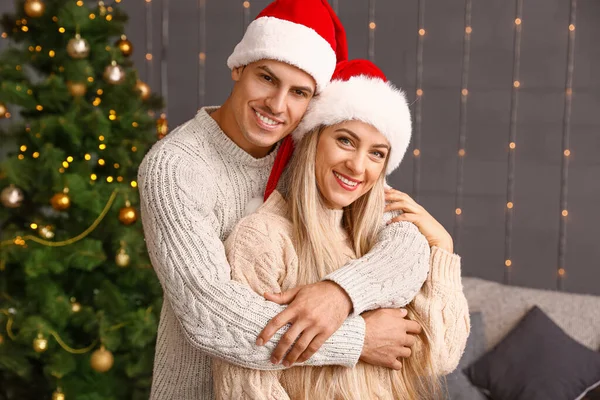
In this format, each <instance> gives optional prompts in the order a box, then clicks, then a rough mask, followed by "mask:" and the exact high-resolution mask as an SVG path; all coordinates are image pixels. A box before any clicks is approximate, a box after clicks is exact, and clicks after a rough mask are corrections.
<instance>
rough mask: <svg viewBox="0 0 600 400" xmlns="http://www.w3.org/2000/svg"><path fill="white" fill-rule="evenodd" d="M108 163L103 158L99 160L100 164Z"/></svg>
mask: <svg viewBox="0 0 600 400" xmlns="http://www.w3.org/2000/svg"><path fill="white" fill-rule="evenodd" d="M104 164H106V161H104V160H103V159H102V158H101V159H99V160H98V165H104Z"/></svg>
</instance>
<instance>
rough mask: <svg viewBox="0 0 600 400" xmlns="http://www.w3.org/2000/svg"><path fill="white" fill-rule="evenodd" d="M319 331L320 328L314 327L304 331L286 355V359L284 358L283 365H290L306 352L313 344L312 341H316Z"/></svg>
mask: <svg viewBox="0 0 600 400" xmlns="http://www.w3.org/2000/svg"><path fill="white" fill-rule="evenodd" d="M317 333H318V330H314V329H308V330H306V331H304V332H302V335H301V336H300V337H299V338H298V340H297V341H296V343H294V347H292V350H291V351H290V352H289V353H288V355H287V356H285V359H284V360H283V365H285V366H286V367H289V366H290V365H292V364H294V363H295V362H297V361H298V357H300V356H301V355H302V354H304V352H305V350H307V349H308V346H309V345H311V343H312V342H314V339H315V337H316V336H317Z"/></svg>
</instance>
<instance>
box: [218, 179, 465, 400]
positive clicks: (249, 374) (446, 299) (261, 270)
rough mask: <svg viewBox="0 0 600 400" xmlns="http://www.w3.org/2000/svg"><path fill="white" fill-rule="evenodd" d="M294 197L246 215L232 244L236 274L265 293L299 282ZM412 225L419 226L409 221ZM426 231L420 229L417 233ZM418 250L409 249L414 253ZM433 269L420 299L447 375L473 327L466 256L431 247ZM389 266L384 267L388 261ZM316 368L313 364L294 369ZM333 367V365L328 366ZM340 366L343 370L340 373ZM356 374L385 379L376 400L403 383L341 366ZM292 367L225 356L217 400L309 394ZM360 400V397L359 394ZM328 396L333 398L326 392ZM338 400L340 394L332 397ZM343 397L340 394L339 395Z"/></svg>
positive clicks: (334, 217) (345, 243) (333, 215)
mask: <svg viewBox="0 0 600 400" xmlns="http://www.w3.org/2000/svg"><path fill="white" fill-rule="evenodd" d="M342 213H343V212H342V211H341V210H339V211H338V210H335V211H333V210H332V211H329V212H328V216H327V217H328V218H329V219H330V220H329V221H328V222H330V226H331V229H332V231H331V234H332V238H333V239H334V241H335V242H336V243H339V246H340V247H341V248H342V249H343V250H342V253H343V254H344V256H345V257H347V258H348V259H351V258H354V256H353V251H352V248H351V242H350V240H349V238H348V235H347V233H346V232H345V230H344V229H343V228H342V226H341V219H342ZM288 216H289V211H288V206H287V203H286V201H285V200H284V199H283V197H282V196H281V195H280V194H279V192H277V191H275V192H273V194H272V195H271V197H269V199H268V200H267V202H266V203H265V204H264V205H263V206H262V207H261V208H260V209H259V210H258V212H256V213H254V214H252V215H250V216H248V217H246V218H244V219H242V220H241V221H240V223H239V224H238V225H237V226H236V227H235V228H234V229H233V232H232V234H231V235H230V236H229V238H228V239H227V241H226V242H225V250H226V252H227V259H228V260H229V263H230V265H231V274H232V278H233V279H234V280H236V281H238V282H241V283H243V284H246V285H249V286H250V287H251V288H252V289H254V290H255V291H256V292H257V293H264V292H265V291H267V292H268V291H271V292H272V291H279V290H287V289H289V288H292V287H295V286H297V284H298V272H299V268H302V266H299V265H298V258H297V254H296V251H295V249H294V246H293V243H292V224H291V221H290V220H289V217H288ZM400 224H402V225H405V226H406V227H407V228H409V229H414V230H416V227H415V226H414V225H412V224H410V223H408V222H401V223H400ZM417 232H418V231H417ZM411 250H413V249H410V248H407V249H406V251H411ZM427 257H428V261H430V264H431V265H430V269H431V270H430V273H429V275H428V277H427V281H426V283H425V285H424V286H423V288H422V289H421V291H420V292H419V293H418V295H417V296H416V298H415V300H414V302H413V304H414V306H415V309H416V312H417V313H418V314H419V315H420V316H421V317H422V318H423V320H424V321H425V324H426V325H427V328H428V329H429V331H430V334H431V338H430V340H431V353H432V356H433V360H434V368H435V371H436V372H437V373H438V374H439V375H445V374H447V373H449V372H451V371H452V370H454V368H456V365H457V364H458V361H459V359H460V357H461V355H462V352H463V350H464V348H465V345H466V340H467V336H468V334H469V330H470V324H469V312H468V305H467V301H466V298H465V296H464V294H463V292H462V284H461V278H460V258H459V257H458V256H457V255H454V254H451V253H448V252H446V251H444V250H441V249H439V248H437V247H434V248H433V249H432V252H431V257H430V258H429V254H427ZM382 268H383V266H382ZM421 345H422V343H421V342H419V341H417V344H416V345H415V347H414V348H413V356H412V357H418V356H419V350H420V348H421ZM294 368H310V367H294ZM325 368H331V367H325ZM339 370H340V369H339V368H338V371H339ZM341 370H342V373H345V374H350V378H353V379H359V380H360V379H363V378H364V375H365V374H371V376H372V379H374V380H375V381H376V382H378V386H377V387H378V393H372V394H370V396H369V398H372V399H390V400H391V398H390V397H389V396H390V394H389V393H391V379H399V380H401V379H402V378H401V375H400V374H399V373H390V371H389V370H387V369H384V368H375V367H372V366H368V365H366V364H363V363H361V362H359V364H358V365H357V366H356V367H355V368H353V369H343V368H342V369H341ZM290 371H291V370H286V371H258V370H252V369H247V368H243V367H240V366H236V365H233V364H230V363H227V362H225V361H221V360H215V361H214V362H213V379H214V384H215V395H216V398H217V399H223V400H225V399H239V400H249V399H252V400H267V399H268V400H275V399H277V400H281V399H290V398H291V399H296V400H297V399H303V396H302V394H303V393H304V392H303V390H304V388H303V387H301V385H300V384H299V383H298V382H297V380H294V379H291V378H289V377H290V376H292V374H290ZM356 396H357V397H356V399H360V398H361V397H359V395H358V394H357V395H356ZM324 398H325V397H324ZM330 398H334V397H330ZM335 398H337V397H335ZM311 400H316V399H311Z"/></svg>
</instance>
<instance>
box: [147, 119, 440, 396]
mask: <svg viewBox="0 0 600 400" xmlns="http://www.w3.org/2000/svg"><path fill="white" fill-rule="evenodd" d="M216 109H217V108H204V109H202V110H200V111H199V112H198V114H197V115H196V117H195V118H193V119H192V120H190V121H188V122H187V123H185V124H184V125H182V126H180V127H178V128H177V129H175V130H174V131H173V132H172V133H170V134H169V135H168V136H167V137H166V138H164V139H162V140H161V141H160V142H158V143H157V144H156V145H155V146H153V148H152V149H151V150H150V152H149V153H148V154H147V155H146V157H145V158H144V160H143V162H142V164H141V165H140V168H139V172H138V182H139V190H140V200H141V215H142V222H143V226H144V234H145V238H146V244H147V247H148V252H149V255H150V259H151V261H152V265H153V267H154V269H155V271H156V274H157V276H158V278H159V280H160V282H161V285H162V287H163V292H164V302H163V308H162V310H161V317H160V322H159V327H158V337H157V344H156V354H155V360H154V377H153V382H152V393H151V399H160V400H169V399H172V400H196V399H208V400H210V399H213V398H214V394H213V384H212V377H211V359H210V357H216V358H220V359H223V360H225V361H227V362H229V363H233V364H236V365H239V366H242V367H247V368H255V369H263V370H269V369H279V368H282V366H281V365H273V364H271V363H270V361H269V358H270V355H271V353H272V351H273V350H274V348H275V346H276V344H277V343H278V341H279V339H280V338H281V335H282V334H283V333H285V331H286V330H287V327H284V328H282V329H281V330H280V331H279V332H278V333H277V334H276V335H275V336H274V337H273V338H272V340H271V341H270V342H269V343H266V344H265V345H264V346H256V345H255V341H256V338H257V337H258V334H259V333H260V331H261V330H262V329H263V328H264V327H265V326H266V324H267V323H268V322H269V321H270V320H271V319H272V318H273V317H274V316H275V315H277V314H278V313H279V312H281V311H282V310H283V309H284V308H283V307H282V306H279V305H277V304H275V303H271V302H268V301H266V300H265V299H264V298H263V297H262V296H259V295H258V294H256V293H255V292H254V291H253V290H252V289H251V288H250V287H248V286H246V285H242V284H240V283H239V282H234V281H232V280H231V270H230V267H229V264H228V262H227V258H226V255H225V249H224V247H223V241H224V240H225V239H226V238H227V236H228V235H229V233H230V232H231V230H232V229H233V227H234V225H235V224H236V223H237V222H238V221H239V220H240V219H241V218H242V216H243V213H244V209H245V205H246V204H247V203H248V201H249V200H250V199H252V198H254V197H257V196H261V194H262V193H263V192H264V189H265V185H266V181H267V178H268V176H269V172H270V170H271V167H272V164H273V161H274V158H275V151H274V152H272V153H271V154H270V155H268V156H267V157H264V158H261V159H255V158H253V157H252V156H250V155H249V154H248V153H246V152H245V151H243V150H242V149H241V148H240V147H238V146H237V145H236V144H235V143H234V142H232V141H231V140H230V139H229V138H228V136H227V135H225V133H224V132H223V131H222V130H221V129H220V128H219V126H218V124H217V123H216V121H215V120H214V119H213V118H212V117H211V116H210V115H209V114H210V113H211V112H213V111H214V110H216ZM405 237H406V232H405V229H403V228H402V227H401V226H400V225H399V224H391V225H389V226H388V227H386V228H384V229H382V231H381V232H380V234H379V238H378V239H379V241H378V244H377V246H376V247H375V248H374V249H373V251H372V252H370V253H369V254H367V255H365V256H364V257H362V258H361V259H358V260H353V261H351V262H350V263H348V264H347V265H346V266H345V267H344V268H341V269H339V270H337V271H336V272H335V273H333V274H331V275H330V276H328V277H326V279H330V280H332V281H334V282H336V283H338V284H339V285H340V286H341V287H342V288H343V289H344V290H345V291H346V292H347V293H348V295H349V296H350V299H351V300H352V305H353V310H354V315H352V316H350V317H349V318H348V319H347V320H346V322H345V323H344V324H343V325H342V327H341V328H340V329H339V330H338V331H337V332H336V333H334V334H333V335H332V336H331V338H330V339H329V340H327V342H326V343H325V344H324V345H323V346H322V347H321V349H320V350H319V351H318V352H317V353H316V354H315V355H314V356H313V357H311V359H310V360H308V361H307V365H342V366H353V365H355V364H356V362H357V361H358V358H359V357H360V353H361V351H362V345H363V340H364V332H365V325H364V320H363V319H362V318H361V317H360V316H359V314H360V313H361V312H363V311H365V310H368V309H375V308H379V307H392V306H398V305H403V304H406V303H408V302H409V301H410V300H411V299H412V298H413V297H414V296H415V294H416V293H417V292H418V291H419V288H420V287H421V286H422V283H423V282H424V280H425V278H426V276H427V270H428V266H427V264H426V263H423V262H421V261H420V259H419V258H418V257H417V255H419V254H423V252H424V251H429V248H428V246H427V242H426V241H425V239H424V238H423V237H421V236H420V235H415V236H414V237H413V238H412V240H411V247H412V248H415V249H416V251H415V252H406V251H404V246H406V242H407V241H406V240H405ZM413 241H414V242H415V243H412V242H413ZM419 246H420V247H419ZM425 248H426V250H425Z"/></svg>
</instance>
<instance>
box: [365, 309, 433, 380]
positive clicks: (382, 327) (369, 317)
mask: <svg viewBox="0 0 600 400" xmlns="http://www.w3.org/2000/svg"><path fill="white" fill-rule="evenodd" d="M406 314H407V311H406V310H405V309H390V308H382V309H378V310H373V311H367V312H365V313H363V314H362V317H363V318H364V320H365V324H366V326H367V328H366V333H365V344H364V345H363V350H362V353H361V355H360V360H361V361H363V362H366V363H368V364H371V365H375V366H379V367H386V368H391V369H395V370H399V369H401V368H402V362H401V361H400V360H398V358H408V357H410V355H411V349H410V348H411V347H412V346H413V345H414V344H415V342H416V337H415V336H414V335H417V334H419V333H421V325H419V324H418V323H417V322H415V321H411V320H409V319H405V318H404V317H406Z"/></svg>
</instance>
